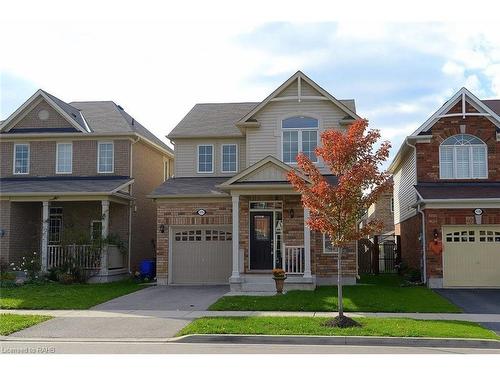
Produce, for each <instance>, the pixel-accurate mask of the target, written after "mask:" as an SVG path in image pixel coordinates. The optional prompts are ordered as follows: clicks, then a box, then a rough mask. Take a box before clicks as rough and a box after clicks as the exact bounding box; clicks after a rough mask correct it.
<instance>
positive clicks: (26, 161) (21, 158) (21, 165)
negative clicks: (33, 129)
mask: <svg viewBox="0 0 500 375" xmlns="http://www.w3.org/2000/svg"><path fill="white" fill-rule="evenodd" d="M29 165H30V145H29V144H15V145H14V174H28V173H29Z"/></svg>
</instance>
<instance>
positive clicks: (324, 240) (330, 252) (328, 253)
mask: <svg viewBox="0 0 500 375" xmlns="http://www.w3.org/2000/svg"><path fill="white" fill-rule="evenodd" d="M323 254H327V255H333V254H335V250H334V249H333V248H332V251H329V250H328V251H327V250H326V234H325V233H323Z"/></svg>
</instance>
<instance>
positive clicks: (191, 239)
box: [170, 227, 232, 284]
mask: <svg viewBox="0 0 500 375" xmlns="http://www.w3.org/2000/svg"><path fill="white" fill-rule="evenodd" d="M171 243H172V254H171V259H170V260H171V262H172V267H171V271H172V280H171V282H172V283H174V284H227V283H228V282H229V276H231V264H232V263H231V259H232V234H231V228H227V227H224V228H221V227H219V228H211V227H188V228H173V229H172V242H171Z"/></svg>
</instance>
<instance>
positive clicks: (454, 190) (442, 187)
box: [415, 182, 500, 199]
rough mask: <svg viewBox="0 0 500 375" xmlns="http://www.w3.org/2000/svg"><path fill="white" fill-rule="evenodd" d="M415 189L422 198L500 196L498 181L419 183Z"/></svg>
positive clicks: (499, 183)
mask: <svg viewBox="0 0 500 375" xmlns="http://www.w3.org/2000/svg"><path fill="white" fill-rule="evenodd" d="M415 189H417V191H418V193H419V194H420V195H421V196H422V198H424V199H481V198H486V199H487V198H500V182H471V183H453V182H450V183H447V182H445V183H420V184H418V185H415Z"/></svg>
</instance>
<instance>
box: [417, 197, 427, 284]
mask: <svg viewBox="0 0 500 375" xmlns="http://www.w3.org/2000/svg"><path fill="white" fill-rule="evenodd" d="M420 207H421V206H420V204H418V206H417V211H418V212H419V213H420V214H421V215H422V261H423V263H424V264H423V272H422V281H423V282H424V284H427V241H426V239H425V214H424V211H422V210H421V208H420Z"/></svg>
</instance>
